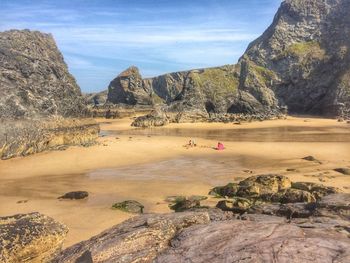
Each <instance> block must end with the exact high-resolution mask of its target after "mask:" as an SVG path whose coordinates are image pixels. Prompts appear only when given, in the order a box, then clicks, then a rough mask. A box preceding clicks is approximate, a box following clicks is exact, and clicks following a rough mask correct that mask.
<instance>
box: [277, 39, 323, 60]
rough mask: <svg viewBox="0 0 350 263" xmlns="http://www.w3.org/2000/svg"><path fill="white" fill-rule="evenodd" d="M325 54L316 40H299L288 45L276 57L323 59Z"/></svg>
mask: <svg viewBox="0 0 350 263" xmlns="http://www.w3.org/2000/svg"><path fill="white" fill-rule="evenodd" d="M325 55H326V52H325V50H324V49H322V48H321V46H320V43H318V42H317V41H307V42H299V43H294V44H291V45H289V46H288V47H287V48H286V49H285V50H284V51H283V52H282V53H281V54H280V55H279V56H278V57H277V58H278V59H282V58H286V57H289V56H292V57H298V58H304V57H310V58H312V59H319V60H321V59H323V58H324V57H325Z"/></svg>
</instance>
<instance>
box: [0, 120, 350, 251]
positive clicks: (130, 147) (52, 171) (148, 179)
mask: <svg viewBox="0 0 350 263" xmlns="http://www.w3.org/2000/svg"><path fill="white" fill-rule="evenodd" d="M98 121H99V122H100V123H101V129H102V132H101V134H102V135H103V136H104V137H101V138H100V139H99V143H100V144H99V145H96V146H92V147H89V148H83V147H71V148H69V149H67V150H65V151H55V152H45V153H40V154H36V155H33V156H29V157H25V158H15V159H11V160H6V161H0V215H1V216H4V215H12V214H16V213H28V212H33V211H39V212H41V213H44V214H46V215H49V216H52V217H53V218H55V219H56V220H58V221H60V222H63V223H65V224H66V225H67V226H68V227H69V229H70V231H69V234H68V237H67V240H66V243H65V246H69V245H71V244H73V243H76V242H79V241H81V240H84V239H87V238H89V237H91V236H93V235H95V234H97V233H99V232H101V231H102V230H104V229H106V228H108V227H110V226H112V225H114V224H117V223H119V222H121V221H123V220H125V219H126V218H129V217H130V216H132V215H130V214H127V213H124V212H120V211H116V210H112V209H111V206H112V204H113V203H115V202H118V201H123V200H128V199H134V200H137V201H140V202H141V203H143V204H144V205H145V212H169V211H170V210H169V208H168V204H167V203H165V202H164V201H163V200H164V199H165V198H166V197H167V196H170V195H193V194H195V195H206V194H207V193H208V191H209V189H210V188H211V187H213V186H216V185H222V184H226V183H228V182H232V181H239V180H242V179H243V178H246V177H248V176H251V175H255V174H261V173H281V174H284V175H287V176H289V177H290V178H291V179H292V180H293V181H310V182H318V183H320V182H322V183H324V184H326V185H331V186H337V187H341V188H343V190H344V191H348V192H349V191H350V176H345V175H342V174H339V173H337V172H335V171H333V169H334V168H339V167H350V124H347V123H338V122H337V121H336V120H328V119H313V118H291V117H290V118H288V119H287V120H274V121H265V122H254V123H243V124H241V125H234V124H232V123H231V124H222V123H210V124H208V123H199V124H171V125H169V126H166V127H164V128H156V129H134V128H132V127H130V123H131V121H132V119H131V118H125V119H122V120H98ZM191 137H195V139H196V141H197V144H198V146H197V147H195V148H189V149H187V148H185V147H183V146H184V145H185V144H186V143H187V142H188V140H189V139H190V138H191ZM218 140H220V141H222V142H223V143H224V144H225V147H226V150H225V151H222V152H218V151H215V150H213V149H212V147H214V146H215V145H216V143H217V142H218ZM308 155H313V156H315V157H316V158H317V159H319V160H320V161H321V162H322V164H318V163H315V162H309V161H305V160H302V159H301V158H302V157H305V156H308ZM291 168H293V169H296V171H293V172H287V171H286V169H291ZM76 190H85V191H88V192H89V193H90V196H89V198H88V199H87V200H80V201H59V200H57V197H58V196H60V195H62V194H64V193H66V192H69V191H76ZM18 201H24V202H21V203H18ZM216 201H217V200H215V199H209V200H208V201H207V204H210V205H215V202H216Z"/></svg>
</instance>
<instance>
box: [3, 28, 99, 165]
mask: <svg viewBox="0 0 350 263" xmlns="http://www.w3.org/2000/svg"><path fill="white" fill-rule="evenodd" d="M0 61H1V63H0V94H1V97H0V158H1V159H7V158H11V157H15V156H24V155H28V154H32V153H37V152H41V151H44V150H50V149H63V148H64V147H66V146H68V145H84V146H85V145H89V144H92V143H93V142H94V141H95V140H96V139H97V137H98V132H99V127H98V124H97V123H96V122H94V121H92V120H78V119H66V120H65V119H63V118H68V117H69V118H72V117H79V118H80V117H86V116H88V115H90V114H89V112H88V109H87V107H86V103H85V100H84V98H83V96H82V94H81V91H80V88H79V86H78V85H77V83H76V81H75V79H74V77H73V76H72V75H71V74H70V73H69V72H68V68H67V65H66V63H65V62H64V59H63V56H62V54H61V53H60V51H59V50H58V48H57V46H56V43H55V40H54V39H53V37H52V35H50V34H44V33H41V32H38V31H29V30H10V31H5V32H0Z"/></svg>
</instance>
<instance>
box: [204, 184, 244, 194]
mask: <svg viewBox="0 0 350 263" xmlns="http://www.w3.org/2000/svg"><path fill="white" fill-rule="evenodd" d="M238 189H239V186H238V184H236V183H229V184H227V185H225V186H217V187H214V188H213V189H211V190H210V192H209V195H212V196H216V197H225V196H227V197H234V196H235V195H236V194H237V191H238Z"/></svg>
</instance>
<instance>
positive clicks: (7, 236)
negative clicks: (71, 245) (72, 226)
mask: <svg viewBox="0 0 350 263" xmlns="http://www.w3.org/2000/svg"><path fill="white" fill-rule="evenodd" d="M67 232H68V229H67V227H66V226H64V225H62V224H60V223H58V222H56V221H55V220H53V219H52V218H50V217H47V216H44V215H41V214H39V213H31V214H19V215H14V216H8V217H0V261H1V262H4V263H17V262H33V263H34V262H51V260H52V259H53V257H55V255H56V254H57V253H58V252H60V250H61V248H62V244H63V241H64V238H65V236H66V234H67Z"/></svg>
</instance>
